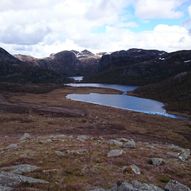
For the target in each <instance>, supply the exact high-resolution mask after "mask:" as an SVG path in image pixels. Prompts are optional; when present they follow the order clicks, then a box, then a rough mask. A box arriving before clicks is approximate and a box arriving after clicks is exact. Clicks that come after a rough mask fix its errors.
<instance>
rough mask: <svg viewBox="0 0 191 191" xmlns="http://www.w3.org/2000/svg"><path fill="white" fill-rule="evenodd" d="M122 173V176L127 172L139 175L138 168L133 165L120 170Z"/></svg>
mask: <svg viewBox="0 0 191 191" xmlns="http://www.w3.org/2000/svg"><path fill="white" fill-rule="evenodd" d="M122 172H123V174H125V173H128V172H133V173H135V174H137V175H139V174H141V171H140V168H139V167H138V166H137V165H134V164H133V165H130V166H124V167H123V168H122Z"/></svg>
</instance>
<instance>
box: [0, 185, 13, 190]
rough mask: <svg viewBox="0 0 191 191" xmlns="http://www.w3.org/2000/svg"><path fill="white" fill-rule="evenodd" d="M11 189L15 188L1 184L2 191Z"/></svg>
mask: <svg viewBox="0 0 191 191" xmlns="http://www.w3.org/2000/svg"><path fill="white" fill-rule="evenodd" d="M11 190H13V188H11V187H7V186H1V185H0V191H11Z"/></svg>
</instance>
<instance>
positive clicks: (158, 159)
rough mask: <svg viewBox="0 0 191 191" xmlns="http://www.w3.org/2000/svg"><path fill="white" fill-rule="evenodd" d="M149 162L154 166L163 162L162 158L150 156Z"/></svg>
mask: <svg viewBox="0 0 191 191" xmlns="http://www.w3.org/2000/svg"><path fill="white" fill-rule="evenodd" d="M150 163H151V164H152V165H154V166H160V165H163V164H164V159H162V158H151V159H150Z"/></svg>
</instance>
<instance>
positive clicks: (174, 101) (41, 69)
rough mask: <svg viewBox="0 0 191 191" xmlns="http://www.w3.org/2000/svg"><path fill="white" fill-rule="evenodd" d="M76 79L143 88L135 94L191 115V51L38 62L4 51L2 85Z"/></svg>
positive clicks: (65, 54) (85, 54) (65, 55)
mask: <svg viewBox="0 0 191 191" xmlns="http://www.w3.org/2000/svg"><path fill="white" fill-rule="evenodd" d="M75 75H82V76H84V81H85V82H99V83H117V84H126V85H138V86H142V87H140V88H138V89H137V90H136V91H135V94H137V95H141V96H145V97H150V98H155V99H158V100H162V101H164V102H167V103H168V107H169V108H170V109H171V110H173V111H184V112H186V113H191V50H182V51H176V52H172V53H167V52H165V51H158V50H143V49H129V50H121V51H116V52H112V53H99V54H93V53H92V52H90V51H88V50H83V51H81V52H79V51H76V50H71V51H62V52H59V53H56V54H51V55H50V56H49V57H46V58H42V59H37V58H34V57H31V56H26V55H14V56H13V55H11V54H9V53H8V52H7V51H6V50H4V49H2V48H0V82H17V83H27V82H32V83H64V82H68V81H69V78H68V77H69V76H75Z"/></svg>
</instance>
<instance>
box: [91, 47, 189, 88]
mask: <svg viewBox="0 0 191 191" xmlns="http://www.w3.org/2000/svg"><path fill="white" fill-rule="evenodd" d="M142 51H143V52H142ZM130 52H131V50H130ZM141 52H142V53H141ZM115 54H116V53H112V54H111V55H106V56H103V57H102V59H101V60H100V63H99V72H98V73H97V74H95V75H94V76H91V77H89V78H87V80H89V81H92V82H105V83H120V84H134V85H146V84H151V83H157V82H160V81H162V80H165V79H167V78H169V77H171V76H174V75H177V74H178V73H181V72H184V71H189V70H191V62H189V60H191V51H177V52H173V53H165V52H160V51H158V52H157V51H152V50H150V51H149V50H148V51H146V50H137V56H136V53H134V54H132V55H131V54H130V53H128V51H127V52H126V54H124V56H123V54H120V55H118V57H117V59H116V60H117V62H116V60H115V59H114V56H113V55H115ZM148 55H149V56H148ZM104 60H108V62H106V61H104ZM124 60H126V61H124ZM127 60H128V61H127Z"/></svg>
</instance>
